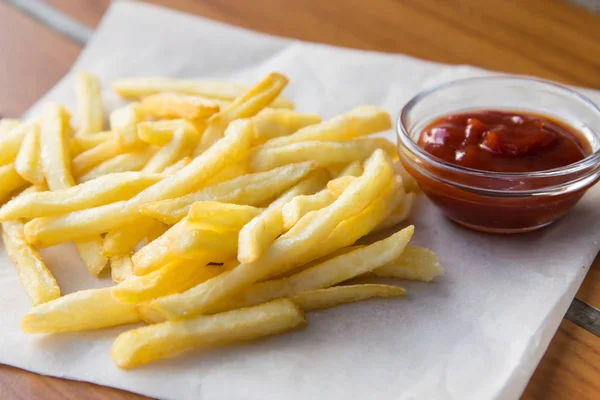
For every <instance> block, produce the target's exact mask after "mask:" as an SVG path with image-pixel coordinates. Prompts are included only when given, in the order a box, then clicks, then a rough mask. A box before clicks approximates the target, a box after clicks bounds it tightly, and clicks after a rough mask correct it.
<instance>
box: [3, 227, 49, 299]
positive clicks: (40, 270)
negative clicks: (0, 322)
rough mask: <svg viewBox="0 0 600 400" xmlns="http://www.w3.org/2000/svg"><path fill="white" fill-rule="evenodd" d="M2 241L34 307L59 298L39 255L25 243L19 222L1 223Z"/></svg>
mask: <svg viewBox="0 0 600 400" xmlns="http://www.w3.org/2000/svg"><path fill="white" fill-rule="evenodd" d="M2 241H3V242H4V248H5V250H6V253H7V254H8V256H9V257H10V259H11V260H12V261H13V263H14V264H15V268H16V270H17V273H18V274H19V280H20V281H21V285H22V286H23V289H25V292H26V293H27V296H28V297H29V300H31V302H32V303H33V305H34V306H35V305H38V304H42V303H45V302H47V301H50V300H53V299H56V298H58V297H60V288H59V287H58V284H57V283H56V280H55V279H54V277H53V276H52V273H51V272H50V271H49V270H48V268H47V267H46V265H45V264H44V262H43V261H42V259H41V257H40V255H39V253H38V252H37V251H36V250H35V249H34V248H33V247H31V246H30V245H29V244H28V243H27V242H26V241H25V236H24V234H23V224H22V223H21V222H19V221H7V222H3V223H2Z"/></svg>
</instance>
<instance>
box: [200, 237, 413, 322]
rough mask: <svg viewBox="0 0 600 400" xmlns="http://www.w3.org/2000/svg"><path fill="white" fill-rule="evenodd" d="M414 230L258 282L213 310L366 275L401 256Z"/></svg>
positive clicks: (322, 286) (242, 305) (247, 303)
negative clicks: (289, 274)
mask: <svg viewBox="0 0 600 400" xmlns="http://www.w3.org/2000/svg"><path fill="white" fill-rule="evenodd" d="M413 232H414V227H413V226H409V227H408V228H405V229H403V230H401V231H400V232H397V233H395V234H394V235H392V236H390V237H388V238H385V239H383V240H380V241H378V242H375V243H373V244H370V245H368V246H363V247H359V248H356V249H355V250H353V251H350V252H347V253H344V254H341V255H339V256H337V257H334V258H330V259H328V260H326V261H324V262H322V263H321V264H317V265H315V266H313V267H310V268H307V269H305V270H303V271H301V272H299V273H297V274H295V275H292V276H290V277H287V278H281V279H276V280H270V281H264V282H259V283H255V284H254V285H251V286H249V287H248V288H246V289H245V290H242V291H241V292H240V293H237V294H234V295H233V296H231V297H230V298H229V299H227V300H225V301H224V302H222V303H221V304H219V305H218V306H217V307H216V309H210V310H209V312H219V311H224V310H229V309H233V308H240V307H248V306H252V305H254V304H259V303H264V302H266V301H270V300H273V299H277V298H280V297H288V296H292V295H295V294H298V293H302V292H305V291H309V290H317V289H325V288H328V287H330V286H334V285H337V284H338V283H341V282H344V281H347V280H349V279H352V278H354V277H357V276H360V275H363V274H365V273H367V272H370V271H373V270H375V269H377V268H378V267H381V266H382V265H385V264H387V263H389V262H392V261H393V260H395V259H396V258H398V257H399V256H400V254H402V252H403V251H404V249H405V247H406V245H407V243H408V242H409V241H410V239H411V237H412V235H413Z"/></svg>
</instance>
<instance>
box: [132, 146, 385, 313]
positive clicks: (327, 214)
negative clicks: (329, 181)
mask: <svg viewBox="0 0 600 400" xmlns="http://www.w3.org/2000/svg"><path fill="white" fill-rule="evenodd" d="M364 168H365V172H364V173H363V174H362V175H361V176H360V177H359V178H358V179H357V180H356V181H354V182H353V183H352V184H351V185H350V186H349V187H348V188H347V189H346V191H344V193H342V195H341V196H340V197H339V198H337V199H336V200H335V201H334V202H333V203H332V204H331V205H329V206H328V207H326V208H323V209H321V210H319V211H313V212H311V213H309V214H307V215H305V216H304V217H303V218H302V219H301V220H300V221H299V222H298V224H296V225H295V226H294V228H292V229H291V230H289V231H288V232H287V233H285V234H284V235H282V236H280V237H279V238H277V240H275V242H274V243H273V244H272V245H271V246H270V247H269V248H268V250H267V251H266V252H265V254H264V255H263V256H262V257H261V258H259V259H258V260H257V261H255V262H253V263H242V264H240V265H239V266H237V267H236V268H234V269H232V270H230V271H227V272H224V273H223V274H221V275H218V276H216V277H214V278H212V279H210V280H208V281H206V282H204V283H201V284H200V285H198V286H195V287H193V288H192V289H190V290H188V291H186V292H183V293H180V294H174V295H170V296H165V297H161V298H158V299H156V300H153V301H152V302H151V303H150V304H149V305H150V306H151V307H152V308H154V310H156V311H157V312H160V313H162V314H163V315H164V316H165V317H167V318H177V316H181V315H193V314H197V313H202V312H204V311H206V310H208V309H210V308H211V307H214V306H215V305H216V304H218V303H219V302H221V301H223V300H224V299H225V298H226V297H228V296H230V295H232V294H234V293H236V292H239V291H240V290H242V289H244V288H245V287H248V286H250V285H251V284H252V283H255V282H257V281H260V280H264V279H267V278H268V277H271V276H276V275H279V274H282V273H284V272H286V271H287V270H290V269H292V268H294V267H296V266H299V265H302V264H304V263H306V262H308V261H311V260H312V259H314V258H318V257H319V256H322V255H324V254H319V253H320V252H321V251H322V249H324V248H326V247H328V248H327V250H329V251H328V252H327V253H325V254H329V253H331V252H333V251H335V250H337V249H339V248H341V247H344V246H348V245H350V244H352V243H353V241H352V242H350V243H348V241H349V240H351V239H354V240H356V239H357V238H355V237H354V235H355V234H356V233H357V232H360V231H361V226H364V225H365V224H364V223H362V222H363V221H358V222H361V223H362V224H361V225H359V226H357V227H354V226H353V225H349V226H348V225H345V226H344V231H338V233H337V235H338V236H336V237H334V238H333V240H332V242H331V243H333V244H335V245H339V246H338V247H333V244H329V243H328V240H329V239H328V238H330V237H331V235H332V234H333V233H335V231H336V230H337V227H338V226H339V225H340V224H341V223H344V222H346V221H347V220H351V219H352V217H356V216H357V215H359V214H360V213H361V212H363V211H365V210H366V209H368V208H369V206H370V205H371V203H373V202H374V201H375V200H376V199H378V198H380V197H381V195H382V194H383V193H385V192H386V190H385V189H386V188H387V189H388V191H389V190H390V189H396V188H395V187H394V186H395V185H394V184H393V183H395V181H394V179H393V167H392V162H391V160H390V159H389V157H388V156H386V155H385V153H384V152H383V151H382V150H377V151H375V152H374V153H373V155H372V156H371V157H370V158H369V159H368V160H367V161H366V162H365V167H364ZM394 192H396V190H394ZM390 211H391V210H390ZM367 217H369V220H372V221H373V223H379V221H380V220H378V219H376V218H370V217H371V215H370V214H367ZM305 219H306V220H310V223H308V224H306V226H304V224H303V223H302V220H305ZM353 222H354V223H356V222H357V221H353ZM299 226H303V227H302V229H301V228H297V227H299ZM330 246H331V247H330ZM311 257H314V258H311ZM134 264H135V262H134Z"/></svg>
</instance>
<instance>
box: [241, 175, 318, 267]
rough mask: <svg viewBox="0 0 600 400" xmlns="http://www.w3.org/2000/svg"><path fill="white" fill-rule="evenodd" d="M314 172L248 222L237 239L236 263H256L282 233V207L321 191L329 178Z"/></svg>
mask: <svg viewBox="0 0 600 400" xmlns="http://www.w3.org/2000/svg"><path fill="white" fill-rule="evenodd" d="M320 172H322V171H315V172H313V174H312V175H309V176H308V177H307V178H305V179H304V180H302V181H301V182H300V183H298V184H297V185H296V186H294V187H292V188H291V189H289V190H288V191H286V192H285V193H283V194H282V195H281V196H279V198H278V199H277V200H275V201H274V202H272V203H271V204H270V205H269V207H268V208H267V209H266V210H265V211H264V212H262V213H261V214H260V215H257V216H256V217H255V218H254V219H252V221H250V222H248V223H247V224H246V225H244V227H243V228H242V230H241V231H240V234H239V238H238V261H239V262H243V263H250V262H253V261H256V260H257V259H258V258H259V257H260V256H261V255H262V254H263V253H264V252H265V250H266V249H267V248H268V247H269V246H270V245H271V244H272V243H273V242H274V241H275V239H276V238H277V237H278V236H279V235H281V234H282V233H283V232H284V225H283V217H282V214H281V210H282V208H283V206H284V205H285V204H286V203H287V202H289V201H290V200H291V199H293V198H294V197H296V196H300V195H305V194H312V193H314V192H315V191H317V190H319V189H321V188H322V187H323V185H324V184H325V182H326V180H327V179H328V178H329V177H328V176H327V174H325V173H320Z"/></svg>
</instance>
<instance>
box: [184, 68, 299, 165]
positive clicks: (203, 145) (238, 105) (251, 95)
mask: <svg viewBox="0 0 600 400" xmlns="http://www.w3.org/2000/svg"><path fill="white" fill-rule="evenodd" d="M287 83H288V79H287V78H286V77H285V76H283V75H281V74H278V73H270V74H269V75H267V76H266V77H265V78H264V79H263V80H262V81H260V82H259V83H257V84H256V85H255V86H253V87H252V88H250V89H248V91H246V92H245V93H244V94H241V95H240V96H238V97H236V99H235V100H234V101H233V103H231V105H230V106H229V107H227V108H225V109H223V110H221V111H220V112H219V113H217V114H215V115H213V116H212V117H210V119H209V120H208V121H207V126H206V129H205V130H204V133H203V134H202V137H201V138H200V143H198V146H197V147H196V149H195V150H194V154H195V155H198V154H200V153H202V152H203V151H205V150H206V149H208V148H209V147H210V146H211V145H212V144H213V143H214V142H216V141H217V140H219V139H220V138H221V137H223V135H224V133H225V130H226V129H227V126H228V125H229V124H230V123H231V122H232V121H234V120H236V119H239V118H249V117H253V116H255V115H256V114H257V113H258V112H259V111H261V110H262V109H264V108H265V107H267V106H268V105H269V104H271V103H272V102H273V100H275V99H276V98H277V96H279V94H280V93H281V91H282V90H283V88H284V87H285V86H286V85H287ZM253 136H254V135H253ZM253 139H254V137H253Z"/></svg>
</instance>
